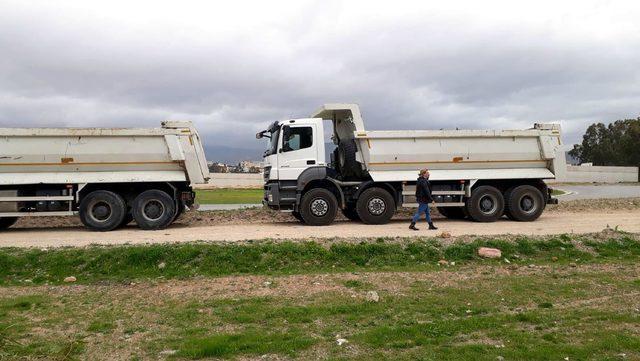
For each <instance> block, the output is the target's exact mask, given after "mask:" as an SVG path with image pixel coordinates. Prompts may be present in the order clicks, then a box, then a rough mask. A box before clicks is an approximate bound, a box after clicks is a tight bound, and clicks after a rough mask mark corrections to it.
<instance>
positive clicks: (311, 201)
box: [300, 188, 338, 226]
mask: <svg viewBox="0 0 640 361" xmlns="http://www.w3.org/2000/svg"><path fill="white" fill-rule="evenodd" d="M337 211H338V201H337V200H336V196H335V195H334V194H333V193H331V191H329V190H328V189H324V188H316V189H312V190H310V191H308V192H307V193H305V194H304V195H303V196H302V201H301V202H300V215H301V216H302V219H303V220H304V223H306V224H309V225H311V226H325V225H327V224H331V222H333V220H334V219H335V218H336V213H337Z"/></svg>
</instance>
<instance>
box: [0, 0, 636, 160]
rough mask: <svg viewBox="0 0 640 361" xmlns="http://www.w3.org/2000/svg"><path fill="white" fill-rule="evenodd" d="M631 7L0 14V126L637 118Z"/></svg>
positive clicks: (20, 10) (88, 8)
mask: <svg viewBox="0 0 640 361" xmlns="http://www.w3.org/2000/svg"><path fill="white" fill-rule="evenodd" d="M639 19H640V2H638V1H633V2H632V1H628V2H625V1H584V0H582V1H549V2H545V1H531V2H530V3H529V4H528V5H526V4H523V2H521V1H504V2H493V1H486V0H485V1H469V2H456V1H446V2H442V1H438V2H435V1H434V2H427V1H415V2H413V1H407V2H405V1H386V2H381V3H378V2H375V1H370V0H369V1H362V2H360V1H344V2H342V1H317V2H307V1H299V0H298V1H291V2H283V1H255V2H245V1H238V0H234V1H203V2H190V1H173V2H168V3H163V2H161V1H157V0H155V1H133V0H129V1H114V0H110V1H103V2H100V1H69V0H65V1H25V0H18V1H8V0H0V126H55V127H58V126H100V127H121V126H125V127H129V126H157V125H158V124H159V122H160V121H161V120H165V119H187V120H193V121H194V122H196V123H197V126H198V128H199V129H200V132H201V133H202V134H203V135H204V138H205V142H206V143H208V144H210V145H213V144H215V145H223V146H233V147H241V148H248V147H254V146H255V145H256V143H255V142H256V140H255V139H254V137H253V135H254V134H255V132H256V131H258V130H260V129H261V128H263V127H264V126H265V125H266V124H268V123H270V122H272V121H274V120H278V119H285V118H291V117H305V116H308V115H309V114H310V113H311V112H312V111H313V110H315V109H316V108H317V107H318V106H319V105H321V104H322V103H326V102H356V103H359V104H360V106H361V108H362V112H363V116H364V118H365V124H366V126H367V128H370V129H439V128H455V127H459V128H471V129H483V128H500V129H509V128H514V129H518V128H527V127H530V126H531V125H532V124H533V123H534V122H539V121H545V122H546V121H559V122H561V124H562V126H563V130H564V141H565V143H573V142H578V141H579V140H580V139H581V135H582V133H583V132H584V130H585V129H586V126H588V124H590V123H592V122H595V121H603V122H610V121H613V120H616V119H621V118H630V117H634V118H635V117H638V116H639V115H640V21H639Z"/></svg>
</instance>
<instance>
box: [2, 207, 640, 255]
mask: <svg viewBox="0 0 640 361" xmlns="http://www.w3.org/2000/svg"><path fill="white" fill-rule="evenodd" d="M407 225H408V223H407V221H393V222H392V223H390V224H386V225H379V226H371V225H365V224H361V223H354V222H347V221H342V222H336V223H335V224H333V225H331V226H326V227H311V226H304V225H301V224H299V223H294V222H274V223H256V224H250V223H242V224H220V225H208V226H190V227H188V226H181V225H175V226H173V227H171V228H168V229H165V230H162V231H142V230H139V229H137V228H135V227H134V226H129V227H127V228H124V229H121V230H117V231H113V232H107V233H99V232H91V231H87V230H85V229H83V228H81V227H63V228H55V229H47V228H16V229H10V230H7V231H3V232H0V247H8V246H11V247H61V246H86V245H90V244H126V243H131V244H135V243H161V242H189V241H242V240H251V239H254V240H257V239H264V238H273V239H301V238H303V239H304V238H334V237H395V236H401V237H402V236H416V235H423V236H430V235H433V236H435V235H437V234H439V233H440V232H442V231H447V232H450V233H451V234H452V235H453V236H460V235H497V234H523V235H544V234H559V233H591V232H598V231H601V230H603V229H604V228H606V227H607V226H609V227H611V228H614V227H616V226H618V227H619V229H620V230H624V231H628V232H640V210H639V209H635V210H609V211H605V212H603V211H599V212H594V211H587V212H584V211H583V212H548V213H545V214H543V215H542V217H540V219H538V220H537V221H535V222H530V223H520V222H513V221H509V220H506V219H504V220H501V221H498V222H495V223H475V222H470V221H453V220H447V219H445V220H438V222H437V225H438V226H439V227H440V229H439V230H438V231H427V230H426V227H425V226H426V225H425V224H422V225H421V228H422V229H421V230H420V231H419V232H413V231H410V230H409V229H407Z"/></svg>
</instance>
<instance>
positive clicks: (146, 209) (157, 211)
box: [142, 199, 165, 221]
mask: <svg viewBox="0 0 640 361" xmlns="http://www.w3.org/2000/svg"><path fill="white" fill-rule="evenodd" d="M164 212H165V208H164V204H162V202H160V201H158V200H156V199H150V200H148V201H146V202H145V203H144V204H143V206H142V214H143V216H144V218H146V219H147V220H150V221H157V220H158V219H160V218H162V216H163V215H164Z"/></svg>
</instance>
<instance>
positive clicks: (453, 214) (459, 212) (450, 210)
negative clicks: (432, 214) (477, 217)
mask: <svg viewBox="0 0 640 361" xmlns="http://www.w3.org/2000/svg"><path fill="white" fill-rule="evenodd" d="M438 212H440V214H442V215H443V216H445V217H447V218H449V219H465V218H467V212H466V210H465V209H464V207H438Z"/></svg>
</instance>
